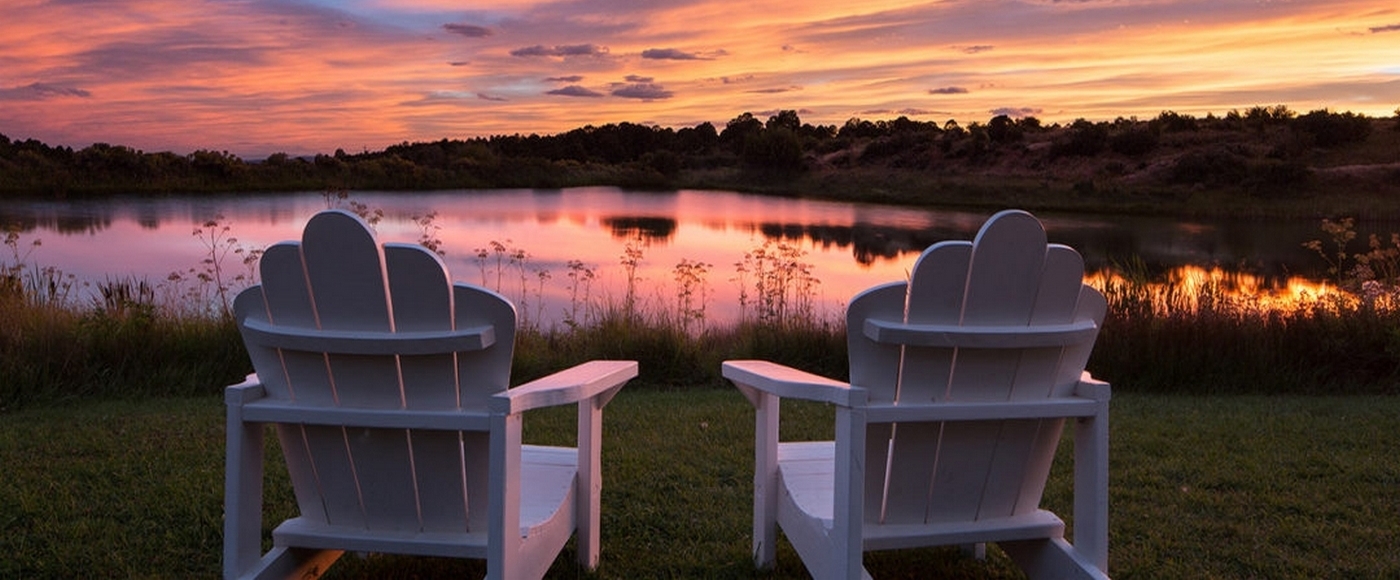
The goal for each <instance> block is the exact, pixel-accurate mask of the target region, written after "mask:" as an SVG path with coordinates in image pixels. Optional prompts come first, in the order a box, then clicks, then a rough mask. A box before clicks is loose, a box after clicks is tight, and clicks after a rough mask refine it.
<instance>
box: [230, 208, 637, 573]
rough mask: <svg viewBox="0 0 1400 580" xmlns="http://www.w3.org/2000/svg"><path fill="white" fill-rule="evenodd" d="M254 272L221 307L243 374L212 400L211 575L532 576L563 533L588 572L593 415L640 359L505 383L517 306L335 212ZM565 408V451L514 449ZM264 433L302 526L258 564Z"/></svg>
mask: <svg viewBox="0 0 1400 580" xmlns="http://www.w3.org/2000/svg"><path fill="white" fill-rule="evenodd" d="M261 272H262V285H261V286H255V287H252V288H249V289H248V290H245V291H244V292H242V293H241V294H239V296H238V298H237V300H236V301H235V304H234V310H235V313H236V315H237V318H238V324H239V328H240V329H241V331H242V333H243V338H244V342H245V344H246V345H247V348H248V351H249V355H250V356H251V358H252V361H253V367H254V370H255V371H256V372H255V374H253V375H249V377H248V380H246V381H245V382H243V383H241V384H237V385H233V386H230V387H228V389H227V393H226V400H227V408H228V425H227V429H228V449H227V465H226V469H227V471H226V474H225V477H226V479H225V495H224V501H225V506H224V507H225V523H224V576H225V577H227V578H249V577H279V578H285V577H297V578H301V577H314V576H317V575H319V574H321V573H322V572H324V571H325V569H326V567H328V566H330V565H331V564H332V563H333V562H334V561H335V560H336V559H337V558H338V557H339V556H340V555H341V553H342V552H343V551H352V552H374V553H400V554H417V555H428V556H448V557H462V558H477V559H485V560H486V562H487V564H486V567H487V577H488V578H539V577H541V576H543V575H544V573H545V571H546V570H547V569H548V568H549V567H550V565H551V564H552V563H553V562H554V560H555V559H556V557H557V556H558V554H559V552H560V549H561V548H562V547H563V546H564V544H565V543H566V542H567V541H568V539H569V537H570V536H571V535H573V533H574V531H575V530H577V532H578V535H577V538H578V539H577V548H578V554H579V561H580V563H581V564H583V565H584V566H586V567H588V568H593V567H595V566H596V565H597V563H598V549H599V546H598V538H599V519H598V510H599V491H600V490H601V488H602V481H601V479H600V471H599V452H600V446H601V435H602V431H601V422H602V414H601V413H602V409H603V406H604V405H606V404H607V403H608V401H609V400H610V399H611V398H612V397H613V395H615V394H616V393H617V391H618V390H619V389H620V388H621V387H622V385H623V384H624V383H626V382H627V381H628V380H629V379H631V378H632V377H635V376H636V374H637V363H636V362H633V361H593V362H588V363H585V364H582V365H579V366H576V367H573V368H570V369H568V370H564V371H561V372H559V373H556V374H553V375H550V376H548V377H545V378H542V379H539V380H537V381H533V382H530V383H528V384H525V385H521V386H518V387H515V388H507V387H508V386H509V379H510V366H511V356H512V349H513V347H514V339H515V308H514V307H513V306H512V305H511V304H510V303H509V302H508V301H506V300H505V299H504V298H502V297H501V296H499V295H497V294H495V293H492V292H490V291H487V290H484V289H481V288H477V287H473V286H469V285H465V284H455V285H454V284H452V282H451V281H450V279H449V277H448V274H447V271H446V269H445V268H444V266H443V264H442V262H441V260H439V259H438V257H437V256H436V255H434V254H433V253H431V252H428V251H425V250H424V249H423V248H420V247H417V246H413V245H406V244H386V245H384V246H382V247H381V246H380V245H378V244H377V243H376V241H375V239H374V237H373V235H372V234H371V233H370V231H369V229H368V228H367V227H366V226H365V224H364V222H362V221H360V220H359V218H357V217H355V216H354V215H353V214H349V213H346V212H343V211H326V212H322V213H320V214H317V215H316V216H315V217H313V218H312V219H311V221H310V222H309V223H308V224H307V225H306V231H305V233H304V237H303V239H302V242H301V243H296V242H283V243H281V244H277V245H274V246H272V247H270V248H268V249H267V251H266V253H265V254H264V255H263V257H262V264H261ZM570 403H576V404H577V405H578V441H577V444H578V448H577V449H574V448H561V447H541V446H531V445H523V444H522V443H521V435H520V429H521V413H523V412H524V411H527V410H530V409H534V408H538V407H544V406H551V405H561V404H570ZM265 425H275V426H276V432H277V436H278V439H279V441H280V443H281V448H282V451H283V454H284V456H285V459H286V463H287V470H288V472H289V474H290V476H291V481H292V485H293V487H294V490H295V495H296V501H297V506H298V508H299V511H300V516H298V517H296V518H293V519H290V520H287V521H285V522H283V523H282V524H281V525H280V526H278V527H277V528H276V529H275V530H274V531H273V532H272V541H273V549H272V551H271V552H269V553H267V554H266V555H263V554H261V552H262V547H261V546H262V507H263V506H262V485H263V433H264V426H265Z"/></svg>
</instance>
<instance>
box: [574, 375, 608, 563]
mask: <svg viewBox="0 0 1400 580" xmlns="http://www.w3.org/2000/svg"><path fill="white" fill-rule="evenodd" d="M602 441H603V411H602V409H601V408H599V406H598V401H597V400H596V399H589V400H585V401H579V404H578V439H577V444H578V495H577V497H576V499H575V500H574V501H575V502H576V505H577V511H576V512H575V513H574V526H575V527H576V528H577V529H578V562H579V564H580V565H582V566H583V567H584V568H585V569H588V570H594V569H596V568H597V567H598V554H599V541H600V537H601V523H600V518H599V514H600V513H601V510H602V500H601V497H602V492H603V470H602V450H601V446H602V445H601V442H602Z"/></svg>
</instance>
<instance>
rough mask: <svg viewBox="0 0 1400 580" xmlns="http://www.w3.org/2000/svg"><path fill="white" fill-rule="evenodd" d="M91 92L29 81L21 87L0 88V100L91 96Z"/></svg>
mask: <svg viewBox="0 0 1400 580" xmlns="http://www.w3.org/2000/svg"><path fill="white" fill-rule="evenodd" d="M91 96H92V93H90V92H88V91H85V90H83V89H77V88H72V87H60V86H57V85H51V84H48V83H31V84H28V85H25V86H22V87H14V88H10V89H0V100H5V101H8V100H28V99H51V98H55V97H79V98H87V97H91Z"/></svg>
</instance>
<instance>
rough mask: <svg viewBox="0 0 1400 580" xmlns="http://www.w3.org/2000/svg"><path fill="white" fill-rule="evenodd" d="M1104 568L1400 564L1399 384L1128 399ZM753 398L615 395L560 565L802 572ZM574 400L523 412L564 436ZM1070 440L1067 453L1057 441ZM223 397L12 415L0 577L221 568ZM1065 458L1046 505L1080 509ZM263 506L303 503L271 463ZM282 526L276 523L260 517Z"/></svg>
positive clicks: (901, 574) (389, 571) (922, 560)
mask: <svg viewBox="0 0 1400 580" xmlns="http://www.w3.org/2000/svg"><path fill="white" fill-rule="evenodd" d="M1112 405H1113V406H1112V419H1111V420H1112V433H1113V434H1112V455H1111V457H1112V459H1111V461H1112V478H1111V536H1110V568H1111V571H1112V572H1113V574H1114V577H1116V578H1188V577H1189V578H1380V577H1396V576H1397V575H1400V555H1397V553H1396V551H1395V546H1397V545H1400V511H1397V510H1396V508H1395V506H1396V500H1397V497H1400V496H1398V495H1397V494H1400V460H1397V459H1396V458H1397V457H1400V438H1396V437H1395V435H1394V434H1395V433H1397V432H1400V398H1397V397H1315V396H1313V397H1310V396H1229V397H1196V396H1179V395H1177V396H1160V395H1147V394H1135V393H1126V394H1124V393H1120V394H1116V395H1115V398H1114V401H1113V404H1112ZM830 417H831V415H830V412H829V410H828V409H826V408H824V407H822V406H818V405H796V404H789V405H786V406H785V422H784V434H785V436H787V437H798V438H807V437H821V436H824V435H827V434H829V433H830V428H831V427H830ZM752 418H753V414H752V411H751V410H750V409H749V408H748V405H747V403H746V402H745V401H744V400H743V398H742V397H741V396H739V394H738V393H737V391H734V390H732V389H696V388H692V389H687V390H656V389H650V390H648V389H634V388H629V389H624V391H623V393H622V394H621V395H619V396H618V398H617V399H616V400H615V401H614V402H613V404H612V405H610V406H609V407H608V410H607V412H606V417H605V447H604V455H603V464H604V474H605V485H604V495H603V564H602V566H601V568H600V569H599V570H598V572H597V573H596V574H592V575H590V574H585V573H583V572H582V571H580V570H578V569H577V568H576V566H574V565H573V564H572V552H571V551H569V553H568V554H566V555H564V556H562V557H560V558H559V559H558V560H557V561H556V562H555V566H554V569H553V570H552V571H551V573H550V575H549V577H551V578H575V577H594V578H643V577H645V578H750V577H759V578H802V577H805V576H806V574H805V572H804V571H803V569H802V567H801V564H800V562H799V561H798V560H797V558H796V556H795V554H794V553H793V552H792V550H791V548H790V547H788V546H787V545H786V543H784V544H783V545H782V549H781V550H780V555H779V562H778V567H777V569H776V570H775V571H773V572H772V573H770V574H759V573H757V572H755V571H754V570H753V568H752V566H751V565H750V561H749V552H748V550H749V518H750V515H749V510H750V503H749V502H750V501H751V500H750V497H751V496H750V493H751V483H750V477H751V473H752V455H751V454H752V442H751V437H752V431H751V430H752ZM572 428H573V427H572V413H570V412H568V411H567V410H549V411H547V412H543V413H533V414H531V415H529V416H528V417H527V420H526V429H527V433H526V437H527V439H529V440H532V441H538V442H559V441H561V440H563V439H567V438H568V437H569V435H568V434H569V433H571V432H572ZM1067 451H1068V445H1066V446H1065V447H1064V448H1062V452H1067ZM223 455H224V454H223V406H222V403H221V401H220V399H218V398H216V397H212V396H205V397H195V398H174V399H152V400H143V401H121V400H107V401H97V402H85V403H74V404H71V405H67V406H64V407H44V408H36V409H30V410H23V411H18V412H13V413H8V414H6V415H4V416H3V421H0V465H3V466H4V467H3V472H4V474H5V475H4V481H5V484H4V485H0V554H4V555H5V556H4V557H3V558H0V578H77V577H84V578H86V577H163V578H188V577H206V578H207V577H215V576H217V575H218V570H219V566H220V551H221V530H222V527H221V526H222V523H221V521H222V511H223V507H222V493H223V492H222V488H223V485H222V482H223V479H222V478H223ZM1067 467H1068V463H1067V461H1061V462H1060V463H1059V464H1058V465H1057V468H1056V471H1055V474H1054V475H1053V479H1052V482H1051V486H1050V488H1049V490H1048V491H1047V497H1046V505H1047V506H1048V507H1051V509H1054V510H1056V511H1057V512H1058V513H1061V514H1062V515H1066V516H1067V515H1068V514H1069V494H1070V488H1069V485H1068V481H1067V478H1068V471H1067V469H1066V468H1067ZM269 477H270V482H271V483H270V484H269V488H268V502H267V505H266V513H267V514H268V516H267V517H268V518H269V519H272V518H278V519H280V518H285V517H287V516H289V515H290V514H291V513H292V510H293V509H294V507H293V504H292V499H291V495H290V490H289V489H288V487H287V484H286V481H285V474H284V472H283V471H281V470H280V468H278V467H276V465H274V467H273V468H272V469H271V470H270V475H269ZM267 525H269V526H271V525H275V522H267ZM867 563H868V565H869V567H870V569H871V572H872V573H873V574H874V575H875V576H876V577H878V578H928V577H950V578H1001V577H1016V575H1017V572H1016V571H1014V569H1013V568H1012V567H1010V565H1009V564H1008V563H1007V561H1006V560H1005V559H1004V557H1002V556H1001V555H1000V554H999V553H997V552H995V551H993V553H992V556H991V558H990V562H988V563H982V562H977V561H973V560H969V559H966V558H964V557H962V556H961V555H960V554H959V553H958V552H957V551H956V550H951V549H945V550H914V551H901V552H889V553H878V554H873V555H869V556H867ZM481 571H482V568H481V565H480V562H474V561H459V560H431V559H419V558H403V557H387V556H370V557H367V558H360V557H355V556H349V557H346V558H343V559H342V561H341V562H340V563H338V564H337V565H336V566H335V567H334V568H333V569H332V573H333V576H334V577H340V578H357V577H375V578H380V577H393V578H426V577H438V576H444V575H449V574H452V575H465V576H467V577H472V576H479V574H480V573H481Z"/></svg>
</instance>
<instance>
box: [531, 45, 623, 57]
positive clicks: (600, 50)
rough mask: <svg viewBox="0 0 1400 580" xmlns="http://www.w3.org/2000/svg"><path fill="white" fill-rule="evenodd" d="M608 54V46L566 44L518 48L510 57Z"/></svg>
mask: <svg viewBox="0 0 1400 580" xmlns="http://www.w3.org/2000/svg"><path fill="white" fill-rule="evenodd" d="M607 54H608V47H606V46H598V45H595V44H566V45H555V46H552V47H550V46H544V45H542V44H536V45H535V46H528V47H525V48H517V49H515V50H512V51H510V55H511V56H523V57H532V56H557V57H569V56H607Z"/></svg>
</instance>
